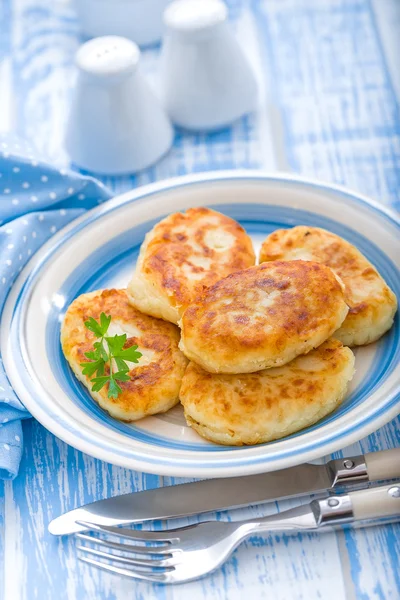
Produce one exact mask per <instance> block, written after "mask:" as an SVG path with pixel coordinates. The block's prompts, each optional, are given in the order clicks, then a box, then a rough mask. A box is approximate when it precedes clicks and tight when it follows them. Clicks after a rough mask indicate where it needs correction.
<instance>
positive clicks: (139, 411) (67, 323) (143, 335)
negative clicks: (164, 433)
mask: <svg viewBox="0 0 400 600" xmlns="http://www.w3.org/2000/svg"><path fill="white" fill-rule="evenodd" d="M101 312H105V313H106V314H107V315H111V316H112V321H111V325H110V328H109V335H115V334H116V333H118V334H119V335H121V334H122V333H126V334H127V341H126V344H125V347H126V348H129V347H130V346H133V345H137V346H138V350H140V352H142V354H143V356H142V358H141V359H140V360H139V363H138V364H137V365H135V364H133V363H131V364H130V366H131V367H132V368H131V370H130V372H129V376H130V381H126V382H124V381H122V382H119V385H120V386H121V388H122V393H121V394H120V395H119V396H118V398H116V399H114V398H108V397H107V391H108V384H107V385H106V386H105V387H103V388H102V389H101V390H100V392H92V391H91V387H92V384H91V383H90V381H89V378H88V377H87V376H86V375H82V367H80V363H81V362H85V361H87V360H88V359H87V358H86V357H85V352H88V351H90V350H91V349H93V342H94V341H95V336H94V334H93V333H91V332H90V331H89V330H88V329H87V328H86V327H85V325H84V322H85V321H86V320H87V319H88V318H89V317H93V318H94V319H96V320H98V319H99V317H100V314H101ZM178 342H179V330H178V328H177V327H175V326H174V325H172V324H171V323H166V322H165V321H161V320H160V319H154V318H153V317H149V316H147V315H143V314H142V313H140V312H139V311H138V310H137V309H135V308H133V306H130V304H129V303H128V298H127V295H126V291H125V290H114V289H112V290H104V291H101V290H100V291H96V292H91V293H89V294H82V295H81V296H79V297H78V298H77V299H76V300H74V302H73V303H72V304H71V305H70V307H69V308H68V310H67V313H66V315H65V318H64V321H63V324H62V327H61V344H62V349H63V352H64V354H65V357H66V359H67V360H68V362H69V364H70V365H71V368H72V370H73V371H74V373H75V375H76V376H77V378H78V379H79V380H80V381H81V382H82V383H83V384H84V385H85V386H86V387H87V388H88V389H89V391H90V394H91V396H92V397H93V398H94V399H95V400H96V401H97V402H98V403H99V404H100V406H101V407H102V408H104V410H107V411H108V412H109V413H110V415H111V416H113V417H115V418H117V419H121V420H123V421H136V420H137V419H141V418H143V417H145V416H147V415H154V414H156V413H160V412H165V411H167V410H169V409H170V408H172V406H175V404H177V402H178V396H179V388H180V385H181V381H182V376H183V373H184V371H185V368H186V365H187V360H186V358H185V357H184V355H183V354H182V352H181V351H180V350H179V349H178Z"/></svg>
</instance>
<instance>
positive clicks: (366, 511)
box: [348, 481, 400, 520]
mask: <svg viewBox="0 0 400 600" xmlns="http://www.w3.org/2000/svg"><path fill="white" fill-rule="evenodd" d="M348 495H349V497H350V500H351V505H352V509H353V515H354V519H355V520H362V519H374V518H377V517H390V516H396V515H399V516H400V481H399V482H396V483H392V484H391V485H383V486H380V487H376V488H370V489H367V490H360V491H358V492H351V493H350V494H348Z"/></svg>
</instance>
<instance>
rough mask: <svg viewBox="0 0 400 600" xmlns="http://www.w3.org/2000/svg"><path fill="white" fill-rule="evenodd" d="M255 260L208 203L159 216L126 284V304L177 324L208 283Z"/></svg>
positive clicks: (232, 224) (244, 238) (231, 224)
mask: <svg viewBox="0 0 400 600" xmlns="http://www.w3.org/2000/svg"><path fill="white" fill-rule="evenodd" d="M254 263H255V255H254V250H253V246H252V242H251V239H250V238H249V236H248V235H247V234H246V232H245V231H244V229H243V228H242V227H241V226H240V225H239V223H237V222H236V221H234V220H233V219H231V218H229V217H227V216H225V215H222V214H221V213H218V212H216V211H214V210H210V209H209V208H191V209H189V210H187V211H186V212H185V213H183V214H182V213H174V214H172V215H170V216H169V217H167V218H165V219H163V220H162V221H160V222H159V223H158V224H157V225H156V226H155V227H154V228H153V229H152V230H151V231H150V232H149V233H148V234H147V235H146V238H145V240H144V242H143V244H142V247H141V250H140V256H139V259H138V262H137V265H136V270H135V273H134V275H133V278H132V280H131V282H130V283H129V286H128V295H129V301H130V303H131V304H132V305H133V306H135V307H136V308H138V309H139V310H141V311H142V312H144V313H146V314H149V315H152V316H154V317H159V318H162V319H165V320H167V321H171V322H172V323H177V322H178V320H179V319H180V317H181V315H182V313H183V311H184V309H185V308H186V307H187V306H188V305H189V304H190V302H192V300H193V299H194V298H195V297H196V296H197V295H198V294H199V293H201V292H202V291H203V289H204V288H205V287H208V286H210V285H212V284H213V283H215V282H216V281H218V280H219V279H221V278H222V277H225V276H226V275H229V273H233V272H234V271H237V270H239V269H244V268H246V267H250V266H251V265H254Z"/></svg>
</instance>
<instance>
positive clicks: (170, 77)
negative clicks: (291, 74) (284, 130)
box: [161, 0, 258, 131]
mask: <svg viewBox="0 0 400 600" xmlns="http://www.w3.org/2000/svg"><path fill="white" fill-rule="evenodd" d="M227 15H228V11H227V7H226V5H225V4H224V3H223V2H221V0H176V1H175V2H172V3H171V4H169V5H168V7H167V8H166V10H165V12H164V23H165V26H166V33H165V37H164V42H163V51H162V67H163V68H162V69H161V73H162V75H161V77H162V86H161V88H162V94H163V101H164V105H165V106H166V108H167V111H168V114H169V116H170V117H171V120H172V121H173V123H175V124H176V125H179V126H181V127H184V128H186V129H189V130H195V131H202V130H213V129H219V128H222V127H225V126H227V125H229V124H230V123H231V122H232V121H234V120H236V119H238V118H239V117H241V116H242V115H244V114H246V113H248V112H250V111H252V110H254V109H255V108H256V106H257V95H258V94H257V83H256V79H255V76H254V73H253V71H252V69H251V67H250V65H249V63H248V61H247V58H246V56H245V55H244V53H243V51H242V49H241V47H240V45H239V43H238V41H237V40H236V38H235V37H234V35H233V33H232V32H231V30H230V28H229V25H228V23H227Z"/></svg>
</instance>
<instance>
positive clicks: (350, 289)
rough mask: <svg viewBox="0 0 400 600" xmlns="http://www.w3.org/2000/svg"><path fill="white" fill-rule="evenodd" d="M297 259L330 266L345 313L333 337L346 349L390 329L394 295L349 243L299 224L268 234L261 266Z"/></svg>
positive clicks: (263, 248) (327, 232)
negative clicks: (342, 289) (338, 283)
mask: <svg viewBox="0 0 400 600" xmlns="http://www.w3.org/2000/svg"><path fill="white" fill-rule="evenodd" d="M297 259H301V260H312V261H314V262H319V263H322V264H324V265H327V266H328V267H331V269H333V270H334V271H335V273H337V275H339V277H340V279H341V280H342V281H343V283H344V286H345V300H346V303H347V305H348V306H349V313H348V315H347V317H346V319H345V321H344V323H343V324H342V326H341V327H340V329H339V330H338V331H336V333H335V338H337V339H339V340H341V341H342V342H343V343H344V344H346V345H348V346H362V345H364V344H369V343H371V342H375V341H376V340H378V339H379V338H380V337H381V336H382V335H383V334H384V333H385V332H386V331H388V330H389V329H390V328H391V326H392V324H393V318H394V315H395V313H396V309H397V299H396V296H395V295H394V293H393V292H392V290H391V289H390V288H389V287H388V285H387V284H386V283H385V281H384V280H383V279H382V277H381V276H380V275H379V273H378V271H377V270H376V269H375V267H374V266H373V265H372V264H371V263H370V262H369V261H368V260H367V259H366V258H365V256H363V254H361V252H359V250H357V248H355V247H354V246H353V245H352V244H350V243H349V242H347V241H346V240H344V239H343V238H341V237H339V236H338V235H335V234H334V233H331V232H329V231H326V230H325V229H320V228H318V227H306V226H304V225H300V226H298V227H293V229H280V230H279V231H275V232H274V233H271V235H269V236H268V237H267V239H266V240H265V242H264V243H263V245H262V248H261V255H260V262H262V263H264V262H266V261H275V260H297Z"/></svg>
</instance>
